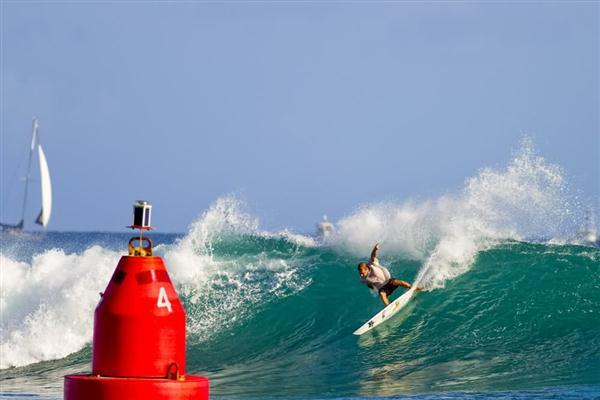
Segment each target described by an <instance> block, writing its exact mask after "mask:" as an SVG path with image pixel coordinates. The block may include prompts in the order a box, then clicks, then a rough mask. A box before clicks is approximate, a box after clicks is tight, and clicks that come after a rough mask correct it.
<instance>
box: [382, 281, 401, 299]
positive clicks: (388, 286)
mask: <svg viewBox="0 0 600 400" xmlns="http://www.w3.org/2000/svg"><path fill="white" fill-rule="evenodd" d="M394 280H395V279H394V278H390V280H388V281H387V283H386V284H385V285H383V286H382V287H381V288H380V289H379V293H381V292H384V293H385V294H387V295H388V296H389V295H391V294H392V293H394V290H396V289H398V286H397V285H394V284H393V283H392V282H393V281H394Z"/></svg>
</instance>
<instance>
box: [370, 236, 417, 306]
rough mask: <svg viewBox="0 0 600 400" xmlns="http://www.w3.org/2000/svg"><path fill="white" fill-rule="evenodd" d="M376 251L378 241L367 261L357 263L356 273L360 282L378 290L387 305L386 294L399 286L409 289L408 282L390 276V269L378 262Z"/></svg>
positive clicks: (388, 294)
mask: <svg viewBox="0 0 600 400" xmlns="http://www.w3.org/2000/svg"><path fill="white" fill-rule="evenodd" d="M377 251H379V242H377V244H375V247H373V251H371V259H370V260H369V262H368V263H365V262H361V263H359V264H358V274H359V275H360V281H361V282H362V283H364V284H365V285H367V286H368V287H369V288H370V289H376V290H377V291H378V292H379V297H380V298H381V301H382V302H383V304H385V305H386V306H387V305H388V304H390V300H389V299H388V296H390V295H391V294H392V293H394V290H396V289H398V287H399V286H402V287H404V288H407V289H409V288H410V283H408V282H406V281H401V280H399V279H396V278H392V276H391V275H390V271H388V270H387V268H386V267H384V266H382V265H380V264H379V260H378V259H377ZM417 290H421V288H417Z"/></svg>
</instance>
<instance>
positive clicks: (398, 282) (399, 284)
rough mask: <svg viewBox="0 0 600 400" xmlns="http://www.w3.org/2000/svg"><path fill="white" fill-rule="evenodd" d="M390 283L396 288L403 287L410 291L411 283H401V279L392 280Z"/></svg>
mask: <svg viewBox="0 0 600 400" xmlns="http://www.w3.org/2000/svg"><path fill="white" fill-rule="evenodd" d="M389 283H390V284H391V285H394V286H396V287H398V286H402V287H405V288H407V289H408V288H410V283H408V282H406V281H401V280H400V279H395V278H392V279H390V282H389Z"/></svg>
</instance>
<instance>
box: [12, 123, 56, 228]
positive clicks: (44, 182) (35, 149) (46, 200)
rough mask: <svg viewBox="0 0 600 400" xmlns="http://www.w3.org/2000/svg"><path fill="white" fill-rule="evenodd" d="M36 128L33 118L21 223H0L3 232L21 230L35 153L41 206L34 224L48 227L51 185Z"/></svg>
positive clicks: (44, 155) (36, 124)
mask: <svg viewBox="0 0 600 400" xmlns="http://www.w3.org/2000/svg"><path fill="white" fill-rule="evenodd" d="M38 127H39V125H38V121H37V119H36V118H34V119H33V128H32V132H31V147H30V149H29V162H28V166H27V175H26V176H25V193H24V195H23V207H22V210H21V221H20V222H19V223H18V224H3V223H0V227H1V228H2V230H3V231H9V232H19V231H22V230H23V225H24V221H25V209H26V207H27V192H28V188H29V178H30V177H31V162H32V159H33V157H34V153H37V156H38V158H39V165H40V185H41V194H42V206H41V210H40V213H39V215H38V217H37V219H36V221H35V222H36V223H37V224H39V225H41V226H42V227H44V229H45V228H46V227H47V226H48V223H49V222H50V215H51V214H52V183H51V181H50V170H49V169H48V161H47V160H46V154H45V153H44V150H43V149H42V145H41V144H40V139H39V135H38Z"/></svg>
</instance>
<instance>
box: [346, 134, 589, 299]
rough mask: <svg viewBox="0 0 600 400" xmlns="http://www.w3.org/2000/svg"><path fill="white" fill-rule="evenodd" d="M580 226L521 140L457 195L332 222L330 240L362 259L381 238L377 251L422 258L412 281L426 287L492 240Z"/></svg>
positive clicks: (544, 165)
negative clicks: (500, 163) (510, 155)
mask: <svg viewBox="0 0 600 400" xmlns="http://www.w3.org/2000/svg"><path fill="white" fill-rule="evenodd" d="M580 223H581V207H579V206H578V204H577V202H576V200H575V198H574V196H572V195H571V194H570V192H569V189H568V187H567V185H566V183H565V180H564V174H563V172H562V171H561V169H560V167H558V166H556V165H553V164H551V163H548V162H547V161H545V160H544V159H543V158H542V157H541V156H539V155H538V154H536V151H535V149H534V146H533V144H532V143H531V141H530V140H527V139H526V140H525V141H524V142H523V144H522V147H521V149H520V151H519V152H518V154H517V155H516V156H515V158H514V159H513V160H512V161H511V162H510V164H509V165H508V166H507V167H506V168H504V169H491V168H485V169H483V170H481V171H480V172H479V174H478V175H477V176H475V177H473V178H470V179H468V180H467V181H466V182H465V186H464V188H463V189H462V190H461V192H460V193H458V194H454V195H445V196H442V197H440V198H439V199H437V200H433V201H426V202H421V203H417V202H415V201H411V202H407V203H404V204H392V203H383V204H371V205H366V206H364V207H362V208H361V209H359V210H358V211H357V212H355V213H354V214H352V215H350V216H348V217H346V218H344V219H342V220H341V221H340V222H339V223H338V235H337V237H336V241H337V243H338V244H340V245H342V246H344V247H345V248H347V249H351V251H354V252H357V254H358V253H360V254H363V255H365V254H368V252H369V251H370V248H371V246H372V245H373V243H374V242H375V241H378V240H381V241H382V250H381V251H382V252H386V251H387V252H392V253H396V254H397V253H401V254H403V255H404V256H407V257H412V258H414V259H417V260H423V267H422V269H421V271H420V274H419V277H418V280H419V281H420V284H421V285H423V286H425V287H426V288H428V289H433V288H438V287H442V286H443V285H444V282H445V281H446V280H448V279H451V278H454V277H456V276H458V275H460V274H462V273H464V272H465V271H467V270H468V268H469V266H470V265H471V264H472V263H473V261H474V258H475V257H476V255H477V253H478V252H479V251H481V250H484V249H486V248H488V247H489V246H491V245H493V244H494V243H496V242H497V241H499V240H505V239H513V240H550V239H553V240H559V238H560V239H561V240H565V241H566V240H569V238H572V237H573V234H574V232H576V230H577V229H578V228H577V227H578V226H580Z"/></svg>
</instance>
